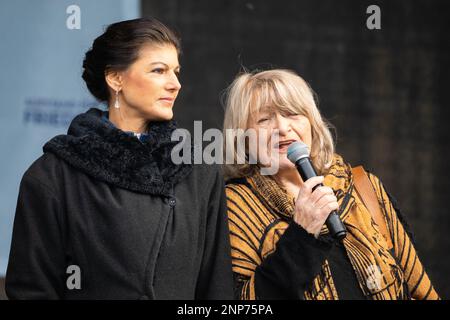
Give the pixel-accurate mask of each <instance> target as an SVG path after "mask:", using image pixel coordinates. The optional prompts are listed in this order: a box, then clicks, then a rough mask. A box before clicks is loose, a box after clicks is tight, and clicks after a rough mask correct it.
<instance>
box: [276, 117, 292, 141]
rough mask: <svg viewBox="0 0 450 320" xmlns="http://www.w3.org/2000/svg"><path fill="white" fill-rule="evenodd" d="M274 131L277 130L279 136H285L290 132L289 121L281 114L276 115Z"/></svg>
mask: <svg viewBox="0 0 450 320" xmlns="http://www.w3.org/2000/svg"><path fill="white" fill-rule="evenodd" d="M275 129H278V131H279V134H280V135H281V136H283V135H286V134H287V133H288V132H289V130H290V121H289V119H288V118H285V117H283V116H282V115H281V114H277V115H276V121H275Z"/></svg>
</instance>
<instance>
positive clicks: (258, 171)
mask: <svg viewBox="0 0 450 320" xmlns="http://www.w3.org/2000/svg"><path fill="white" fill-rule="evenodd" d="M227 93H228V94H227V99H226V112H225V120H224V130H227V129H232V130H238V129H241V130H254V132H256V136H257V137H258V139H259V138H261V136H264V137H265V138H264V139H265V140H264V139H263V141H265V143H263V144H262V145H261V144H260V145H259V150H258V153H257V154H253V153H254V150H253V149H252V148H251V145H250V144H251V143H249V141H248V139H247V141H244V142H246V143H247V145H246V146H247V147H246V148H245V150H246V151H245V152H246V154H245V155H244V158H245V159H246V160H247V161H245V163H238V162H237V160H238V159H239V157H241V158H242V155H239V154H238V153H237V152H235V153H234V154H233V156H234V160H236V161H235V162H234V163H233V164H227V165H226V166H225V174H226V177H227V178H228V179H229V180H228V184H227V187H226V194H227V203H228V218H229V227H230V239H231V247H232V249H231V254H232V260H233V273H234V278H235V296H236V297H237V298H239V299H313V300H322V299H325V300H334V299H374V300H386V299H439V297H438V295H437V293H436V291H435V290H434V288H433V286H432V284H431V282H430V280H429V278H428V276H427V274H426V273H425V271H424V267H423V266H422V263H421V262H420V260H419V258H418V256H417V254H416V250H415V248H414V246H413V243H412V241H411V236H410V233H409V232H408V231H407V230H406V224H405V223H404V222H403V221H404V220H403V218H402V216H401V214H400V211H399V210H398V208H397V206H396V204H395V201H394V199H393V198H392V197H391V196H390V195H389V194H388V193H387V192H386V190H385V189H384V187H383V185H382V184H381V182H380V180H379V179H378V178H377V177H376V176H375V175H373V174H370V173H368V172H366V171H364V170H361V167H360V168H359V169H355V168H353V169H352V167H351V166H350V165H349V164H348V163H346V162H345V161H344V159H343V158H342V157H341V156H340V155H338V154H336V153H335V148H334V143H333V138H332V135H331V133H330V130H329V128H330V126H329V124H328V123H327V122H326V121H325V120H324V119H323V118H322V116H321V114H320V112H319V110H318V108H317V106H316V103H315V101H314V96H313V91H312V90H311V88H310V87H309V86H308V84H307V83H306V82H305V81H304V80H303V79H302V78H301V77H299V76H298V75H297V74H295V73H294V72H292V71H289V70H270V71H263V72H253V73H248V72H245V73H242V74H240V75H238V76H237V78H236V79H235V80H234V82H233V83H232V84H231V86H230V87H229V89H228V92H227ZM239 139H240V137H239V136H236V138H235V139H234V140H232V141H230V140H227V141H226V144H227V145H228V147H229V146H230V145H236V144H238V143H240V141H238V140H239ZM296 141H300V142H303V143H304V144H306V145H307V147H308V149H309V150H310V159H311V161H312V164H313V166H314V167H315V169H316V171H317V173H318V176H317V177H313V178H310V179H308V180H306V181H303V180H302V178H301V176H300V174H299V173H298V171H297V169H296V167H295V165H294V164H293V163H292V162H291V161H289V159H288V158H287V150H288V147H289V145H290V144H292V143H293V142H296ZM253 145H254V144H253ZM261 149H262V150H261ZM261 154H262V155H265V157H266V158H264V157H261ZM258 156H259V158H258ZM251 159H257V161H256V163H252V162H251V161H250V160H251ZM261 159H265V160H264V161H263V160H261ZM267 159H268V161H267ZM274 161H277V168H278V170H277V171H276V172H275V173H274V174H272V175H264V174H262V169H264V168H265V167H267V166H270V165H271V163H273V162H274ZM321 183H323V186H318V187H317V188H316V186H317V185H319V184H321ZM374 199H375V200H374ZM374 204H375V205H374ZM333 210H337V213H338V215H339V217H340V219H341V220H342V222H343V224H344V225H345V227H346V230H347V235H346V237H345V238H344V239H343V240H342V241H337V240H335V239H333V238H332V237H331V236H330V235H329V232H328V228H327V227H326V225H325V221H326V219H327V217H328V215H329V214H330V212H331V211H333Z"/></svg>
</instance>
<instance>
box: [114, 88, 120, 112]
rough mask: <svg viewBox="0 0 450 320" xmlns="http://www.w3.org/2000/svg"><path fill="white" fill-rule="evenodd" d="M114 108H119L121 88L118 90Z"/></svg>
mask: <svg viewBox="0 0 450 320" xmlns="http://www.w3.org/2000/svg"><path fill="white" fill-rule="evenodd" d="M114 108H116V109H119V108H120V105H119V90H116V102H114Z"/></svg>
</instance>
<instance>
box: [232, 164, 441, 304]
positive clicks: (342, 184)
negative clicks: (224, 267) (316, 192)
mask: <svg viewBox="0 0 450 320" xmlns="http://www.w3.org/2000/svg"><path fill="white" fill-rule="evenodd" d="M369 178H370V181H371V183H372V185H373V187H374V189H375V191H376V194H377V197H378V199H379V202H380V206H381V208H382V211H383V213H384V215H385V218H386V222H387V225H388V228H389V232H390V235H391V239H392V241H393V244H394V248H393V249H392V250H391V251H390V250H388V249H387V244H386V240H385V239H384V237H383V236H382V234H381V233H380V232H379V230H378V226H377V225H376V223H375V222H374V220H373V219H372V216H371V214H370V212H369V211H368V210H367V209H366V207H365V206H364V204H363V203H362V201H361V199H360V198H359V197H358V195H357V193H356V191H355V190H354V188H353V177H352V172H351V166H350V165H348V164H346V163H344V161H343V159H342V157H340V156H339V155H335V157H334V160H333V164H332V166H331V168H330V170H329V172H328V174H326V175H325V181H324V184H325V185H327V186H329V187H331V188H332V189H333V190H334V192H335V195H336V197H337V199H338V203H339V205H340V209H339V215H340V217H341V219H342V221H343V222H344V224H345V226H346V228H347V231H348V232H347V237H346V238H345V239H344V241H343V245H344V247H345V249H346V252H347V256H348V258H349V260H350V263H351V265H352V267H353V270H354V272H355V274H356V278H357V281H358V283H359V286H360V288H361V290H362V292H363V293H364V295H365V296H366V297H367V298H368V299H373V300H392V299H395V300H396V299H411V298H412V299H439V296H438V295H437V293H436V291H435V290H434V288H433V286H432V284H431V282H430V280H429V278H428V275H427V274H426V273H425V270H424V268H423V266H422V263H421V262H420V260H419V258H418V256H417V254H416V250H415V248H414V246H413V244H412V242H411V239H410V237H409V235H408V234H407V232H406V231H405V229H404V226H403V225H402V223H401V221H400V220H399V217H398V215H397V213H396V210H395V209H394V207H393V205H392V203H391V201H390V199H389V196H388V195H387V193H386V191H385V190H384V188H383V186H382V184H381V182H380V181H379V179H378V178H377V177H376V176H374V175H372V174H369ZM226 194H227V200H228V201H227V203H228V208H229V210H228V217H229V226H230V238H231V247H232V248H231V249H232V250H231V254H232V258H233V272H234V273H235V275H236V279H238V281H241V282H242V283H240V284H239V288H241V294H240V297H241V299H256V298H257V297H256V294H255V277H254V276H255V272H254V271H255V269H256V267H257V266H258V265H259V264H261V262H262V261H263V260H264V259H265V258H266V257H267V256H268V255H270V254H271V253H272V252H273V251H274V250H276V243H277V242H278V240H279V239H280V237H281V236H282V235H283V233H284V231H285V230H286V229H287V227H288V225H289V220H291V219H292V216H291V213H292V212H293V210H294V198H293V197H291V196H290V195H288V193H287V192H286V191H285V190H284V189H283V188H282V187H280V185H279V184H277V182H276V181H275V180H274V179H273V178H271V177H268V176H262V175H260V174H259V173H256V174H254V175H252V176H251V177H248V178H246V183H245V184H240V183H231V184H228V185H227V187H226ZM280 218H282V219H280ZM256 221H257V222H256ZM326 233H328V229H327V228H326V226H324V227H323V228H322V231H321V234H322V235H323V234H326ZM304 298H305V299H313V300H335V299H339V296H338V293H337V291H336V288H335V285H334V282H333V278H332V276H331V271H330V267H329V264H328V262H327V261H326V260H325V262H324V263H323V265H322V270H321V272H320V273H319V274H318V275H317V276H316V278H315V279H314V280H313V282H312V283H311V285H310V287H309V288H308V289H307V290H306V291H305V292H304Z"/></svg>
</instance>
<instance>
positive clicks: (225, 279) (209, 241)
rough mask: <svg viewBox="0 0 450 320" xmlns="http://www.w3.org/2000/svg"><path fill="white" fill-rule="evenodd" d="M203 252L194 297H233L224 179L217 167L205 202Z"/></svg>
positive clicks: (225, 298) (228, 298)
mask: <svg viewBox="0 0 450 320" xmlns="http://www.w3.org/2000/svg"><path fill="white" fill-rule="evenodd" d="M205 242H206V243H205V252H204V255H203V260H202V266H201V270H200V276H199V280H198V283H197V292H196V299H224V300H231V299H233V275H232V271H231V256H230V238H229V230H228V221H227V211H226V200H225V190H224V180H223V177H222V173H221V172H220V170H217V171H216V176H215V182H214V185H213V187H212V190H211V194H210V199H209V203H208V217H207V225H206V237H205Z"/></svg>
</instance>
